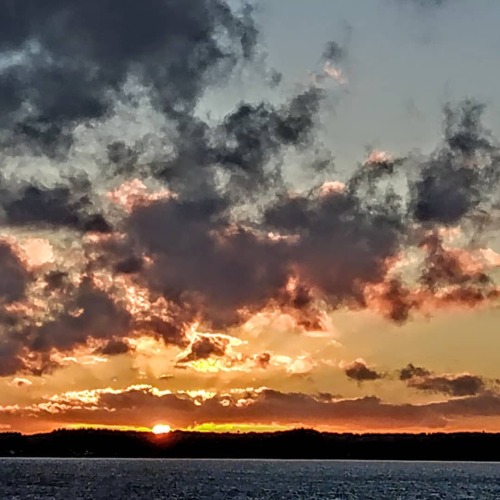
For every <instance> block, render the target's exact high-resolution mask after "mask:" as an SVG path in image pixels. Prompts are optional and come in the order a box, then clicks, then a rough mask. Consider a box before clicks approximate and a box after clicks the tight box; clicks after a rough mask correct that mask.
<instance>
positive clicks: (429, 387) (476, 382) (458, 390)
mask: <svg viewBox="0 0 500 500" xmlns="http://www.w3.org/2000/svg"><path fill="white" fill-rule="evenodd" d="M408 386H409V387H412V388H415V389H418V390H420V391H426V392H435V393H442V394H449V395H450V396H475V395H477V394H481V393H482V392H484V390H485V383H484V380H483V379H482V378H481V377H478V376H476V375H469V374H464V375H427V376H425V377H421V378H418V379H415V378H412V379H410V380H409V381H408Z"/></svg>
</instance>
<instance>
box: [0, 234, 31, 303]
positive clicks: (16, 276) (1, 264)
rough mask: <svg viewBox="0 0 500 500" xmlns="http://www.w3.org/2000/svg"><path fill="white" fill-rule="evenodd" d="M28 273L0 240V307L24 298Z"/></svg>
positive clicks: (7, 246)
mask: <svg viewBox="0 0 500 500" xmlns="http://www.w3.org/2000/svg"><path fill="white" fill-rule="evenodd" d="M29 282H30V273H29V272H28V271H27V270H26V268H25V267H24V265H23V263H22V262H21V260H20V259H19V257H17V256H16V254H15V253H14V251H13V250H12V248H11V247H10V246H9V245H8V244H7V243H2V242H0V307H1V306H2V305H4V304H8V303H10V302H14V301H17V300H21V299H23V298H24V296H25V293H26V288H27V286H28V284H29Z"/></svg>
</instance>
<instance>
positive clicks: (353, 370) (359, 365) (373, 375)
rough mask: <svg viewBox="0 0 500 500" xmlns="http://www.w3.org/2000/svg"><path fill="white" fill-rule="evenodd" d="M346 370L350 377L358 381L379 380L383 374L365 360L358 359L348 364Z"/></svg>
mask: <svg viewBox="0 0 500 500" xmlns="http://www.w3.org/2000/svg"><path fill="white" fill-rule="evenodd" d="M344 372H345V374H346V375H347V377H348V378H350V379H351V380H355V381H356V382H366V381H368V380H379V379H381V378H383V374H381V373H378V372H377V371H375V370H373V369H372V368H369V367H368V366H367V365H366V363H365V362H364V361H363V360H357V361H354V362H353V363H351V364H349V365H347V366H346V367H345V368H344Z"/></svg>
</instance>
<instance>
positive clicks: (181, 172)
mask: <svg viewBox="0 0 500 500" xmlns="http://www.w3.org/2000/svg"><path fill="white" fill-rule="evenodd" d="M322 98H323V93H322V92H321V91H320V90H318V89H313V88H311V89H308V90H305V91H304V92H302V93H299V94H298V95H296V96H293V97H292V98H291V99H290V100H288V102H286V103H285V104H283V105H282V106H273V105H271V104H270V103H267V102H261V103H259V104H248V103H241V104H240V105H239V106H238V107H237V108H236V109H235V110H233V111H232V112H231V113H229V114H228V115H227V116H225V117H224V119H223V120H222V122H221V123H220V124H217V125H216V126H214V127H212V128H211V127H209V126H208V125H207V124H206V123H204V122H202V121H200V120H197V119H189V120H186V121H182V122H180V130H181V133H180V135H179V139H178V141H177V143H176V154H175V156H174V157H173V158H171V159H169V160H168V161H164V162H161V161H160V162H158V163H157V164H155V165H153V168H152V174H153V175H154V176H156V177H158V178H159V179H162V180H163V181H167V182H168V183H169V185H170V186H171V187H172V188H173V189H174V191H176V192H178V193H181V194H184V195H187V196H189V197H191V198H193V197H199V196H200V194H201V193H204V194H205V196H206V195H207V193H212V195H213V194H214V191H215V181H216V174H217V171H218V170H222V171H223V172H224V173H226V174H227V175H228V176H229V185H228V187H227V192H226V195H227V196H231V197H234V198H236V199H238V197H241V196H242V195H249V194H250V195H255V194H256V193H259V194H261V192H262V190H265V189H269V188H274V189H275V190H276V189H279V188H281V187H282V184H281V173H280V169H279V159H280V154H281V153H282V152H283V151H284V150H286V148H289V147H294V148H296V149H301V148H304V147H306V146H308V145H310V144H311V139H312V137H313V133H314V126H315V125H316V118H317V114H318V111H319V108H320V104H321V101H322ZM121 154H122V156H124V157H125V158H126V160H121V163H122V164H123V163H124V161H125V162H126V161H129V162H131V163H130V164H131V165H133V164H134V161H133V157H132V158H131V155H130V154H127V153H126V152H125V151H123V152H122V153H121Z"/></svg>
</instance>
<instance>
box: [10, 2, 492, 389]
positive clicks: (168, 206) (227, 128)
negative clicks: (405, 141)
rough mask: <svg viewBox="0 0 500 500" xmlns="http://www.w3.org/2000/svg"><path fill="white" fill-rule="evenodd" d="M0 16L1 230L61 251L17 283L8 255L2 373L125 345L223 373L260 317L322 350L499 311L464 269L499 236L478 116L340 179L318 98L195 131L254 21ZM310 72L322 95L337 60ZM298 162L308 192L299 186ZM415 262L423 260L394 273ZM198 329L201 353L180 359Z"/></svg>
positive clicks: (335, 49) (111, 11) (231, 112)
mask: <svg viewBox="0 0 500 500" xmlns="http://www.w3.org/2000/svg"><path fill="white" fill-rule="evenodd" d="M2 6H3V7H4V8H3V9H2V10H3V11H4V12H5V16H4V17H2V19H1V20H0V56H3V58H4V59H5V61H6V63H5V64H4V65H2V67H1V68H0V100H1V101H2V102H1V103H0V104H2V103H3V105H4V113H3V115H2V118H1V119H0V136H1V137H0V142H1V143H2V145H3V146H4V147H3V148H2V158H3V160H5V161H4V162H3V163H2V165H4V166H2V169H0V195H1V196H0V199H1V201H0V223H1V225H2V229H4V230H5V231H8V232H9V233H13V234H18V233H23V234H24V233H29V234H30V235H32V236H33V237H36V236H40V235H41V234H43V236H44V238H47V241H49V243H50V244H51V245H52V248H53V252H54V256H53V259H50V262H45V263H44V265H43V266H38V268H37V267H36V266H34V268H33V269H32V268H31V267H29V271H28V270H26V269H25V268H26V267H27V266H25V265H24V264H25V263H24V262H23V261H22V259H21V258H20V257H19V256H18V255H17V254H15V252H14V250H12V249H11V248H8V247H5V246H3V245H2V246H0V271H1V274H2V276H4V280H3V281H2V283H0V302H2V310H1V314H0V322H1V327H0V357H1V360H2V365H1V368H0V373H1V374H2V375H13V374H14V373H18V372H23V371H26V372H31V373H39V374H40V373H43V372H44V370H47V369H53V368H55V367H57V366H58V363H57V361H56V359H59V358H58V357H57V353H59V354H60V353H63V354H68V355H69V354H70V353H71V351H72V350H75V349H79V348H81V347H82V346H89V348H90V347H92V349H94V350H95V349H97V350H98V352H102V353H105V354H106V355H114V354H117V355H118V354H124V353H125V352H126V350H127V346H128V345H130V343H129V342H128V340H129V339H131V338H133V337H134V336H135V335H138V334H141V335H149V336H152V337H155V338H157V339H161V340H162V341H163V342H164V343H166V344H173V345H175V346H177V347H179V348H180V349H182V350H183V351H182V353H181V354H182V355H181V357H180V358H179V359H180V360H181V361H180V363H184V364H185V363H192V362H195V361H196V360H198V361H199V360H203V359H208V358H210V357H212V358H217V357H218V358H222V357H224V354H227V345H226V340H224V336H223V334H224V332H226V331H227V329H228V328H232V327H237V326H241V325H242V324H244V323H245V322H247V321H248V320H249V318H251V317H252V316H253V315H255V314H258V313H261V312H266V311H279V312H281V313H283V314H286V315H288V316H289V317H291V318H293V319H294V322H295V324H296V325H297V329H301V330H303V331H317V330H321V329H324V328H325V323H326V322H325V318H327V317H328V314H329V313H330V312H331V311H334V310H338V309H343V308H348V309H356V310H360V309H373V310H376V311H378V312H380V313H381V314H383V315H384V316H385V317H386V318H388V319H389V320H391V321H394V322H397V323H400V324H402V323H404V322H406V321H408V320H410V319H411V318H412V317H413V314H415V313H417V312H418V311H424V312H429V311H430V310H431V309H432V308H439V307H447V306H450V305H455V306H457V307H475V306H478V305H480V304H490V303H492V302H493V301H494V300H496V299H497V298H498V296H499V290H498V288H497V286H496V284H495V283H494V280H493V277H492V273H491V266H488V265H486V264H485V263H484V262H483V263H482V267H481V266H478V265H477V262H476V260H477V259H475V257H474V258H473V257H470V256H469V257H468V256H467V255H468V254H470V255H472V254H473V251H474V250H473V246H474V245H473V243H474V242H475V241H477V240H478V238H479V236H480V235H482V234H483V233H484V232H485V231H486V229H487V226H488V224H490V225H493V219H494V216H493V215H492V216H490V218H489V219H488V218H487V217H485V216H484V214H486V213H488V212H492V211H491V210H490V209H492V208H493V206H494V204H495V196H496V195H495V189H496V188H497V187H498V184H499V182H498V181H499V178H498V173H497V170H498V169H497V168H496V166H497V164H498V158H500V154H499V153H500V151H499V150H498V147H497V146H496V142H495V140H494V139H493V138H492V137H491V134H490V132H489V131H488V130H487V129H486V128H485V127H484V126H483V124H482V113H483V106H482V105H480V104H478V103H476V102H474V101H471V100H466V101H464V102H462V103H459V104H458V105H456V106H451V105H450V106H447V107H446V108H445V113H444V114H445V116H444V139H443V140H442V141H441V142H439V143H438V145H437V147H436V150H435V151H434V152H432V153H431V154H429V155H427V156H425V155H421V156H417V155H414V154H409V155H401V156H396V155H390V154H388V153H383V152H381V151H378V152H372V154H371V155H370V156H369V158H368V160H367V161H365V162H364V163H360V164H359V165H357V166H355V167H354V168H353V169H352V170H351V171H350V172H347V174H346V178H345V179H343V180H342V181H341V180H339V179H337V176H336V175H335V172H334V164H333V160H332V158H333V155H332V154H327V152H326V153H325V152H324V149H325V147H324V146H323V145H322V143H321V140H320V139H319V137H320V135H319V134H318V130H319V128H320V124H321V114H322V110H323V106H324V102H325V99H326V95H327V94H326V92H325V91H324V90H322V89H318V88H316V87H315V85H310V86H308V87H306V88H298V89H295V91H293V92H291V93H289V94H287V95H283V96H281V97H280V98H276V99H273V102H269V101H268V100H266V99H262V100H260V101H259V100H258V99H255V100H253V101H251V102H248V101H242V102H239V103H237V104H235V105H233V106H231V105H230V106H229V109H228V110H227V112H226V114H225V116H221V117H212V116H202V114H201V113H200V112H199V109H201V107H202V106H198V105H199V104H201V103H202V102H203V103H204V104H206V102H204V101H203V99H204V97H206V96H207V90H208V89H209V88H210V87H211V86H212V85H219V84H224V82H225V81H227V79H228V77H230V76H231V75H232V74H233V72H234V70H235V69H236V68H237V67H241V65H242V64H246V63H249V62H251V63H252V64H256V62H255V61H254V56H255V54H256V53H257V52H258V50H259V46H258V40H259V33H258V29H257V27H256V25H255V22H254V18H253V15H252V9H251V8H249V7H247V8H243V9H241V10H240V11H236V10H235V9H232V8H230V7H229V4H228V3H226V2H224V1H223V0H193V2H192V5H191V6H190V9H189V10H186V8H185V7H180V4H177V3H176V2H167V1H155V0H147V1H145V2H142V3H141V6H140V7H138V4H137V2H134V1H133V0H126V1H125V2H122V4H120V9H119V10H116V8H115V7H114V4H113V3H112V2H111V1H110V0H104V1H99V2H97V0H89V1H87V2H83V3H82V2H76V0H70V1H67V0H49V1H47V2H46V3H45V4H44V8H43V9H42V8H39V7H38V6H37V4H36V2H35V3H33V2H24V3H20V4H19V5H17V4H16V6H15V7H12V5H11V4H10V2H7V1H6V0H5V1H4V2H3V4H2V0H0V7H2ZM146 27H147V29H146ZM322 57H323V60H324V62H326V63H328V64H327V66H326V68H327V69H329V70H331V71H330V73H329V74H330V76H332V75H333V76H335V75H336V73H334V70H335V71H338V70H339V68H337V65H338V64H341V63H342V62H343V61H344V60H345V58H346V49H345V47H344V46H343V45H340V44H338V43H336V42H334V41H330V42H329V43H327V44H326V47H325V50H324V53H323V56H322ZM257 59H258V58H257ZM337 76H338V74H337ZM116 130H119V131H120V133H119V134H117V133H116ZM295 164H297V165H299V166H300V170H301V175H303V176H304V177H307V182H308V185H307V187H304V186H298V185H294V183H293V182H292V178H293V175H292V174H293V172H292V171H293V166H294V165H295ZM31 165H41V166H40V172H42V173H43V175H38V174H37V175H35V174H34V173H33V171H32V170H31V169H30V168H28V167H29V166H31ZM318 165H320V166H321V168H319V167H318ZM401 186H408V188H407V193H405V192H404V191H405V189H406V188H405V189H403V188H401ZM492 213H493V212H492ZM456 226H458V227H463V228H465V227H467V228H468V229H469V230H470V231H469V233H470V232H473V233H474V241H470V242H465V243H464V248H460V249H457V248H450V247H449V246H448V245H446V244H445V242H444V240H443V238H442V237H441V233H440V231H442V229H443V227H444V228H448V229H449V228H451V227H456ZM469 233H467V234H469ZM464 234H466V232H465V231H464ZM471 238H472V237H471ZM52 243H54V244H52ZM469 247H470V248H469ZM412 252H413V253H419V255H421V257H422V259H421V261H418V262H416V263H414V265H413V264H412V265H413V267H412V269H411V273H406V274H404V273H402V272H400V267H401V266H400V267H398V263H399V264H400V263H401V262H402V261H404V259H405V256H407V255H408V254H410V253H412ZM483 261H484V259H483ZM410 267H411V266H410ZM407 275H409V276H412V277H413V278H408V277H407ZM7 306H8V307H7ZM195 324H196V325H199V329H200V330H201V331H204V332H207V335H206V336H204V337H203V336H201V337H198V338H196V339H195V340H193V338H191V337H190V336H189V334H190V332H191V330H192V327H193V325H195ZM209 335H212V337H209ZM217 335H219V336H218V337H217ZM245 362H246V361H245ZM253 363H254V364H255V363H257V364H259V363H260V365H261V366H262V367H265V366H266V363H270V364H272V360H268V361H266V358H265V357H264V358H262V359H261V360H260V361H259V359H256V360H253ZM296 368H297V371H302V372H306V371H308V363H306V361H305V360H304V359H302V360H301V362H298V363H297V365H296ZM370 372H371V369H370V368H368V367H366V366H365V370H363V369H362V368H361V367H359V366H358V367H357V370H353V371H352V374H353V376H354V377H361V379H362V377H363V376H364V377H370V376H371V377H373V376H374V375H373V374H370ZM376 375H379V374H376ZM365 379H366V378H365Z"/></svg>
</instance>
